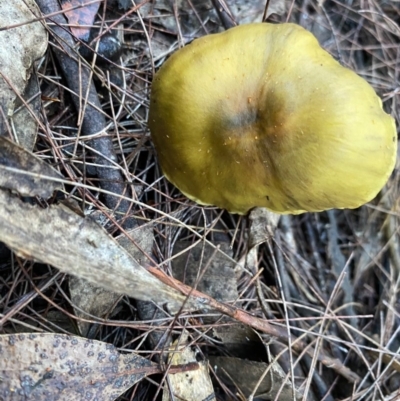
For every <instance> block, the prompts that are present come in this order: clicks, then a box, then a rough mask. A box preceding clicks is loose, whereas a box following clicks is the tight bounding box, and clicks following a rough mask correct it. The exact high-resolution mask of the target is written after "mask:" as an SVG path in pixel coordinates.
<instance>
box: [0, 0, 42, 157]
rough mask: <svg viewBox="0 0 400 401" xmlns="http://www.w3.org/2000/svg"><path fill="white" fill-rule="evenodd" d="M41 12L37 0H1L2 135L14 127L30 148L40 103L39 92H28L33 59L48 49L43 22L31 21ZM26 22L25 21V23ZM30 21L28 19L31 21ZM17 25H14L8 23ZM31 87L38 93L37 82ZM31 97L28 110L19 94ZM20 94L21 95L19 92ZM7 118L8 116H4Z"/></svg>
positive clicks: (0, 96)
mask: <svg viewBox="0 0 400 401" xmlns="http://www.w3.org/2000/svg"><path fill="white" fill-rule="evenodd" d="M37 16H40V12H39V9H38V7H37V5H36V3H35V1H34V0H13V1H0V27H1V28H2V29H1V30H0V108H1V109H2V113H0V135H2V134H3V133H5V132H7V129H8V127H14V128H13V132H12V133H13V135H14V136H15V139H16V141H18V142H19V143H20V144H21V145H22V146H23V147H25V148H27V149H29V150H31V149H32V148H33V145H34V143H35V141H36V133H37V118H33V117H32V115H31V114H34V113H33V110H34V109H36V108H37V105H36V106H35V104H34V103H35V101H36V102H39V103H40V97H39V96H33V99H30V96H32V93H30V94H29V93H25V91H26V86H27V85H28V82H29V79H30V77H31V75H32V71H33V64H34V61H35V60H37V59H38V58H40V57H42V56H43V54H44V52H45V51H46V49H47V33H46V29H45V28H44V26H43V24H42V22H40V21H37V22H29V21H31V20H32V19H34V18H36V17H37ZM25 22H26V23H25ZM28 22H29V23H28ZM13 25H18V26H16V27H15V28H7V27H8V26H13ZM30 90H31V91H32V90H33V92H34V93H36V94H39V89H38V86H36V89H35V86H33V87H32V85H30ZM24 94H25V96H26V98H27V99H30V100H29V102H28V106H29V108H30V110H27V109H26V107H25V106H22V107H21V110H19V111H18V113H17V112H16V108H17V107H18V106H19V105H21V104H22V103H21V101H20V99H19V96H20V97H24ZM18 95H19V96H18ZM5 119H6V120H5Z"/></svg>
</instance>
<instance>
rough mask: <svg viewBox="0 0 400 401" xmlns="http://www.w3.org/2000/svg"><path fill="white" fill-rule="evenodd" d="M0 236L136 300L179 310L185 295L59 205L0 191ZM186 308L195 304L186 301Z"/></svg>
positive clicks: (23, 252)
mask: <svg viewBox="0 0 400 401" xmlns="http://www.w3.org/2000/svg"><path fill="white" fill-rule="evenodd" d="M0 241H3V242H4V243H5V244H7V246H8V247H9V248H11V249H12V250H13V251H14V252H16V253H17V254H18V255H19V256H21V257H24V258H27V259H35V260H38V261H40V262H42V263H48V264H50V265H53V266H54V267H57V268H58V269H60V270H61V271H63V272H65V273H69V274H72V275H75V276H78V277H82V278H84V279H86V280H88V281H90V282H91V283H92V284H95V285H97V286H101V287H104V288H106V289H108V290H110V291H114V292H117V293H119V294H126V295H129V296H131V297H133V298H136V299H141V300H145V301H154V302H158V303H168V304H169V306H170V307H171V308H173V309H176V310H179V308H180V307H181V306H182V304H183V303H184V302H185V300H186V297H185V296H183V295H181V294H180V293H178V292H177V291H176V290H173V289H171V288H170V287H168V286H167V285H165V284H163V283H161V282H160V281H159V280H157V278H155V277H154V276H153V275H151V274H150V273H149V272H148V271H147V270H146V269H145V268H143V267H142V266H140V265H139V264H138V263H137V262H136V261H135V260H134V259H133V258H132V257H131V256H130V255H129V253H128V252H126V251H125V250H124V249H123V248H122V247H121V246H120V245H118V243H117V242H116V241H115V240H114V239H113V238H112V237H110V236H109V235H108V234H107V233H106V231H105V230H103V229H102V228H101V227H100V226H98V225H97V224H96V223H95V222H93V221H92V220H91V219H89V218H83V217H81V216H79V215H77V214H76V213H74V212H73V211H71V210H70V209H68V208H66V207H64V206H62V205H52V206H50V207H48V208H47V209H42V208H40V207H38V206H36V205H31V204H28V203H24V202H23V201H21V200H20V199H19V198H18V197H16V196H13V195H11V194H9V193H7V192H6V191H0ZM186 306H187V307H189V308H194V309H196V307H197V305H196V304H195V303H194V302H192V301H191V300H189V301H188V302H187V303H186Z"/></svg>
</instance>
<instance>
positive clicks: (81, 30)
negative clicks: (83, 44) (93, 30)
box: [61, 0, 100, 41]
mask: <svg viewBox="0 0 400 401" xmlns="http://www.w3.org/2000/svg"><path fill="white" fill-rule="evenodd" d="M61 7H62V9H63V10H64V14H65V16H66V17H67V19H68V22H69V23H70V29H71V32H72V33H73V34H74V36H76V37H77V38H79V39H82V40H85V41H86V40H88V39H89V35H90V26H91V25H93V23H94V19H95V17H96V13H97V11H98V10H99V7H100V1H98V2H97V3H93V2H92V1H91V0H64V1H62V2H61Z"/></svg>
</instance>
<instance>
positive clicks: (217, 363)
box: [210, 357, 301, 401]
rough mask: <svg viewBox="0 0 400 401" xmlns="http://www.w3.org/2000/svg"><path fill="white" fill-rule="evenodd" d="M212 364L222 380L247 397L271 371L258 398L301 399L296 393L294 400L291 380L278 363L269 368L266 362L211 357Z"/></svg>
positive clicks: (257, 393)
mask: <svg viewBox="0 0 400 401" xmlns="http://www.w3.org/2000/svg"><path fill="white" fill-rule="evenodd" d="M210 363H211V366H212V367H213V368H214V370H215V371H216V373H217V375H218V376H219V377H220V378H221V379H222V380H224V381H225V382H227V383H229V384H230V385H233V386H235V388H236V389H238V390H240V392H241V393H242V394H244V395H245V397H248V396H250V394H252V392H253V391H254V389H255V388H256V387H257V385H258V381H259V380H260V378H261V377H262V376H263V375H264V373H265V371H266V370H267V369H269V372H268V373H267V374H266V375H265V376H264V378H263V380H262V381H261V383H260V385H259V387H258V388H257V391H256V393H255V396H256V397H257V398H259V399H263V400H275V399H279V401H292V400H293V399H300V398H301V395H300V394H299V393H298V392H297V391H295V394H294V396H295V398H293V392H292V385H291V383H290V380H289V379H288V378H287V377H286V374H285V372H283V370H282V369H281V367H280V366H279V364H278V363H276V362H275V363H272V365H270V366H268V364H267V363H264V362H255V361H248V360H245V359H238V358H231V357H210Z"/></svg>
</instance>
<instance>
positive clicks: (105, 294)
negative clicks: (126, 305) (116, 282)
mask: <svg viewBox="0 0 400 401" xmlns="http://www.w3.org/2000/svg"><path fill="white" fill-rule="evenodd" d="M127 234H128V235H125V234H122V235H120V236H119V237H117V238H116V240H117V242H118V243H119V244H120V245H121V246H122V247H123V248H124V249H126V250H127V251H128V252H129V254H130V255H131V256H132V257H133V258H134V259H135V260H136V261H137V262H138V263H139V264H140V265H143V264H144V263H146V260H145V259H146V257H145V256H144V254H143V252H142V250H143V251H144V252H145V253H147V254H151V250H152V247H153V241H154V235H153V227H152V226H151V225H146V226H140V227H136V228H134V229H132V230H130V231H128V233H127ZM69 291H70V293H71V300H72V303H73V305H74V309H75V314H76V315H77V316H80V317H83V318H85V317H86V318H87V317H88V315H87V313H89V314H90V315H92V316H98V317H104V316H106V315H108V314H109V313H110V312H111V311H112V309H111V308H112V307H113V306H115V304H116V303H117V301H118V299H119V298H120V297H121V294H118V293H116V292H113V291H108V290H106V289H104V288H103V287H98V286H95V285H93V284H91V283H89V282H88V281H87V280H84V279H82V278H79V277H71V279H70V280H69ZM75 306H76V307H77V308H75ZM81 311H85V312H86V313H83V312H81ZM78 326H79V330H80V333H81V334H82V335H83V336H85V337H86V334H87V332H88V329H89V327H90V323H88V322H85V321H81V320H78Z"/></svg>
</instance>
